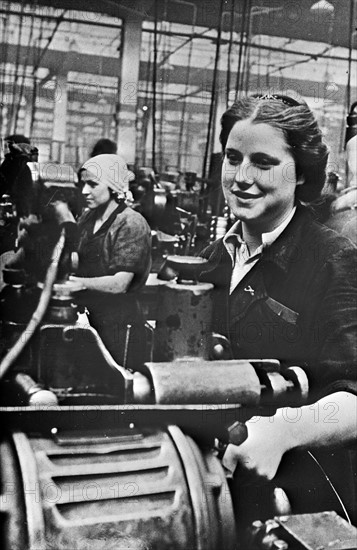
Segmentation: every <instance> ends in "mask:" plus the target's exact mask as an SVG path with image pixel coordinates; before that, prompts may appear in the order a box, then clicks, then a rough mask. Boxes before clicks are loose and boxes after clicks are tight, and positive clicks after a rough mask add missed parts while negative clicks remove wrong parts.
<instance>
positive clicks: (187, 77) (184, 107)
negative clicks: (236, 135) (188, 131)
mask: <svg viewBox="0 0 357 550" xmlns="http://www.w3.org/2000/svg"><path fill="white" fill-rule="evenodd" d="M196 16H197V8H196V6H193V18H192V27H191V29H192V34H194V31H195V27H196ZM192 51H193V39H192V40H191V42H190V46H189V51H188V60H187V66H186V75H185V90H184V96H185V97H184V100H183V105H182V111H181V119H180V130H179V146H178V156H177V166H178V169H179V170H181V169H182V157H183V156H184V155H185V153H186V151H187V143H188V137H187V135H186V147H185V151H184V150H183V147H182V141H183V133H184V129H185V123H186V110H187V94H188V89H189V82H190V73H191V63H192ZM185 157H186V155H185Z"/></svg>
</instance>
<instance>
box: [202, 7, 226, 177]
mask: <svg viewBox="0 0 357 550" xmlns="http://www.w3.org/2000/svg"><path fill="white" fill-rule="evenodd" d="M223 4H224V0H221V1H220V6H219V24H218V30H217V41H216V55H215V60H214V69H213V78H212V90H211V104H210V109H209V118H208V129H207V138H206V147H205V154H204V158H203V167H202V178H203V179H205V177H206V172H207V160H208V152H209V147H210V141H211V133H212V132H211V130H212V125H213V117H214V111H215V103H216V87H217V74H218V62H219V54H220V46H221V35H222V13H223Z"/></svg>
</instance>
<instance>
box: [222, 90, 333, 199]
mask: <svg viewBox="0 0 357 550" xmlns="http://www.w3.org/2000/svg"><path fill="white" fill-rule="evenodd" d="M247 119H248V120H250V121H251V122H252V123H253V124H269V125H270V126H273V127H274V128H278V129H279V130H281V131H282V132H283V134H284V136H285V140H286V143H287V145H288V147H289V150H290V153H291V154H292V156H293V158H294V161H295V169H296V178H297V179H299V178H302V179H303V182H304V183H303V184H302V185H298V186H297V187H296V191H295V196H296V198H297V199H298V200H301V201H303V202H312V201H314V200H315V199H317V198H318V197H319V196H320V194H321V190H322V188H323V186H324V183H325V181H326V165H327V159H328V154H329V150H328V147H327V145H326V144H325V143H324V142H323V139H322V133H321V130H320V128H319V126H318V123H317V121H316V118H315V116H314V114H313V113H312V111H311V110H310V108H309V107H308V105H307V104H306V103H305V102H304V101H299V102H297V101H295V100H293V99H290V98H288V97H284V96H263V97H261V98H259V97H247V98H242V99H240V100H239V101H237V102H236V103H234V104H233V105H232V106H231V107H230V108H229V109H227V111H226V112H225V113H224V114H223V116H222V118H221V133H220V142H221V144H222V147H223V151H224V149H225V147H226V143H227V140H228V136H229V134H230V132H231V130H232V128H233V126H234V125H235V123H236V122H238V121H241V120H247Z"/></svg>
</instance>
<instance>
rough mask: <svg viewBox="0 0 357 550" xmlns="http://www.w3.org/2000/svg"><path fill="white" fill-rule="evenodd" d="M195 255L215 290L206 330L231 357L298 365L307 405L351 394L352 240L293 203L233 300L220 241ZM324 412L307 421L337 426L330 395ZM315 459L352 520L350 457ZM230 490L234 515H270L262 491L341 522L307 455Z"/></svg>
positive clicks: (356, 365)
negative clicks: (222, 340) (279, 490)
mask: <svg viewBox="0 0 357 550" xmlns="http://www.w3.org/2000/svg"><path fill="white" fill-rule="evenodd" d="M201 256H203V257H204V258H207V259H208V260H209V263H208V266H207V267H206V269H205V271H204V273H202V276H201V280H204V281H210V282H213V283H214V284H215V285H216V288H215V291H214V292H215V296H214V318H213V329H214V330H215V331H217V332H220V333H223V334H225V335H226V336H228V337H229V339H230V342H231V345H232V350H233V355H234V358H245V359H249V358H250V359H259V358H265V359H268V358H271V359H279V360H280V361H281V363H282V365H283V366H284V365H285V366H291V365H298V366H300V367H302V368H303V369H304V370H305V371H306V373H307V375H308V378H309V383H310V389H311V394H310V395H311V401H314V400H315V399H317V398H319V397H321V396H322V395H328V394H331V393H333V392H334V391H339V390H345V391H350V392H353V393H357V384H356V372H357V315H356V311H357V309H356V305H357V269H356V265H357V249H356V247H355V246H354V245H353V244H352V243H351V241H349V240H348V239H346V238H344V237H342V236H340V235H338V234H337V233H335V232H334V231H332V230H330V229H328V228H326V227H324V226H322V225H320V224H319V223H317V222H315V221H314V220H313V218H312V215H311V214H310V212H309V211H308V210H307V209H306V208H304V207H302V206H298V208H297V210H296V213H295V215H294V217H293V219H292V220H291V222H290V223H289V225H288V226H287V228H286V229H285V230H284V231H283V233H282V234H281V235H280V236H279V237H278V239H277V240H276V241H275V242H274V243H273V244H272V245H271V246H270V247H269V248H266V249H264V250H263V254H262V257H261V259H260V260H259V261H258V262H257V263H256V264H255V265H254V267H253V268H252V269H251V271H249V272H248V273H247V274H246V275H245V277H244V278H243V279H242V281H241V282H240V283H239V284H238V286H237V287H236V288H235V290H234V291H233V293H232V294H231V295H229V286H230V279H231V273H232V262H231V258H230V256H229V254H228V252H227V251H226V249H225V246H224V244H223V241H222V239H221V240H218V241H216V242H215V243H213V244H212V245H210V246H209V247H207V248H206V249H205V250H204V251H203V252H202V253H201ZM330 405H331V406H330V407H329V408H328V409H327V410H324V411H319V413H320V416H319V418H318V419H316V418H315V417H313V415H312V419H311V421H312V422H316V421H318V422H335V421H336V417H334V415H335V413H336V412H337V411H336V405H335V404H334V403H333V398H331V404H330ZM314 455H315V456H316V457H317V458H318V460H319V463H320V465H321V466H322V467H323V468H324V470H325V472H326V473H327V475H328V476H329V478H330V480H331V481H332V483H333V485H334V487H335V488H336V489H337V491H338V493H339V494H340V496H341V498H342V501H343V502H344V504H345V506H346V508H347V509H348V510H349V512H350V514H351V516H352V521H355V522H356V521H357V511H356V466H355V464H354V459H355V455H356V453H355V452H354V451H352V450H348V449H346V448H343V447H340V448H338V449H331V450H327V451H318V452H315V453H314ZM237 483H238V485H239V487H238V488H237V491H238V493H239V494H241V495H242V494H245V495H246V498H245V497H244V498H243V499H241V502H240V505H239V504H238V505H237V508H236V509H237V510H238V512H237V513H238V514H239V515H240V516H241V517H243V516H244V517H248V518H250V519H251V520H253V519H257V518H259V519H262V518H264V517H265V518H266V517H272V515H271V513H272V512H271V509H270V508H269V506H270V504H269V502H270V501H269V499H268V503H266V502H265V498H264V495H265V493H264V491H265V490H267V491H268V492H269V491H270V489H269V487H270V486H272V487H273V488H274V486H279V487H283V488H284V489H285V491H286V493H287V495H288V497H289V500H290V503H291V505H292V511H293V513H307V512H317V511H322V510H336V511H337V512H338V513H340V514H341V515H342V516H343V517H344V512H343V510H342V508H341V505H340V503H339V501H338V500H337V498H336V495H335V493H334V492H333V490H332V488H331V486H330V485H329V483H328V482H327V480H326V478H325V476H324V475H323V473H322V471H321V469H320V467H319V466H318V465H317V464H316V462H315V461H314V460H313V458H312V457H311V455H309V454H308V453H306V452H289V453H287V454H286V455H284V458H283V460H282V463H281V465H280V467H279V471H278V474H277V476H276V477H275V478H274V480H273V482H271V484H268V486H267V488H266V489H264V487H263V486H261V485H257V486H256V487H255V492H254V488H253V492H252V488H251V487H250V488H249V490H248V492H247V493H242V491H244V488H243V487H242V486H241V483H240V482H239V481H238V480H237ZM256 492H257V494H258V495H259V496H258V497H256ZM263 493H264V495H263ZM254 495H255V496H254ZM242 500H243V501H244V502H243V503H242Z"/></svg>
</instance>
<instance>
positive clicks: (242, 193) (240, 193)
mask: <svg viewBox="0 0 357 550" xmlns="http://www.w3.org/2000/svg"><path fill="white" fill-rule="evenodd" d="M231 193H232V194H233V195H234V196H235V197H237V198H238V199H245V200H250V199H252V200H254V199H259V198H260V197H262V196H263V194H262V193H258V194H253V193H246V192H245V191H231Z"/></svg>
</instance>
